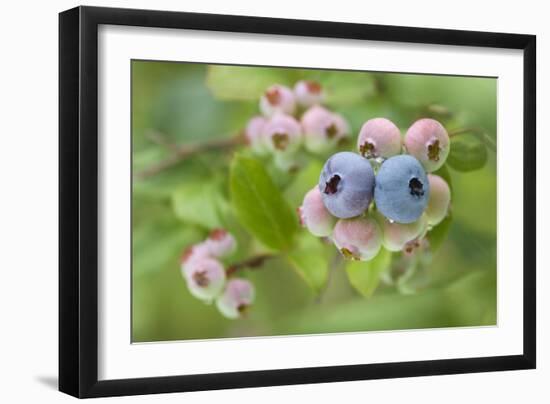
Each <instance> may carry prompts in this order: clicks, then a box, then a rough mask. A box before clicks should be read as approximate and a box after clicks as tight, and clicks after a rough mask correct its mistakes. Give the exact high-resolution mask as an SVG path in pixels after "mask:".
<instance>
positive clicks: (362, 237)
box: [332, 217, 382, 261]
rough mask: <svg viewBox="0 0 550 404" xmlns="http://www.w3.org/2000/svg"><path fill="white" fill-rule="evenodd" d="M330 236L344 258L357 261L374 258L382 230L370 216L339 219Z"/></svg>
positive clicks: (379, 243) (378, 249)
mask: <svg viewBox="0 0 550 404" xmlns="http://www.w3.org/2000/svg"><path fill="white" fill-rule="evenodd" d="M332 238H333V241H334V244H335V245H336V247H337V248H338V249H339V250H340V252H341V253H342V255H343V256H344V257H345V258H347V259H353V260H358V261H368V260H370V259H372V258H374V257H375V256H376V255H377V254H378V252H379V251H380V248H381V246H382V232H381V231H380V227H379V226H378V223H377V222H376V220H375V219H373V218H372V217H357V218H354V219H340V220H339V221H338V223H336V226H335V227H334V231H333V234H332Z"/></svg>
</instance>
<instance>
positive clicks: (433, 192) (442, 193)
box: [425, 174, 451, 226]
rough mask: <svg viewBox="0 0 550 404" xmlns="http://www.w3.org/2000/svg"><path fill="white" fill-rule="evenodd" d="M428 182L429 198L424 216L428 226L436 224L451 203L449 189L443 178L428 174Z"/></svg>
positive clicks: (442, 217)
mask: <svg viewBox="0 0 550 404" xmlns="http://www.w3.org/2000/svg"><path fill="white" fill-rule="evenodd" d="M428 181H429V183H430V199H429V200H428V206H427V207H426V211H425V214H426V217H427V219H428V224H429V225H430V226H436V225H438V224H439V223H440V222H441V221H442V220H443V219H444V218H445V216H447V213H448V212H449V206H450V204H451V189H450V188H449V185H448V184H447V182H445V180H444V179H443V178H441V177H440V176H438V175H434V174H428Z"/></svg>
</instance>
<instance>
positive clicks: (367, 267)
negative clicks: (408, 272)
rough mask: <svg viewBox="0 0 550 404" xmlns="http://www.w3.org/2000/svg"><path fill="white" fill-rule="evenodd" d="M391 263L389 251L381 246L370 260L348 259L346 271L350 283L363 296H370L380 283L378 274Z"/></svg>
mask: <svg viewBox="0 0 550 404" xmlns="http://www.w3.org/2000/svg"><path fill="white" fill-rule="evenodd" d="M390 263H391V253H390V252H389V251H388V250H386V249H385V248H382V249H381V250H380V252H379V253H378V255H377V256H376V257H374V258H373V259H372V260H370V261H349V262H348V263H347V265H346V272H347V274H348V279H349V281H350V283H351V285H352V286H353V287H354V288H355V289H356V290H357V291H358V292H359V293H361V294H362V295H363V296H365V297H370V296H372V294H373V293H374V291H375V290H376V288H377V287H378V284H379V283H380V276H381V275H382V273H383V272H384V271H386V270H387V269H388V268H389V266H390Z"/></svg>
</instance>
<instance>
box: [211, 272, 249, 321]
mask: <svg viewBox="0 0 550 404" xmlns="http://www.w3.org/2000/svg"><path fill="white" fill-rule="evenodd" d="M254 294H255V292H254V286H253V285H252V283H250V281H248V280H246V279H231V280H230V281H229V282H227V285H225V289H224V291H223V293H222V294H221V295H220V296H218V298H217V299H216V306H217V307H218V310H219V311H220V313H222V314H223V315H224V316H225V317H227V318H230V319H236V318H239V317H242V316H243V315H244V314H245V313H246V310H247V309H248V307H250V305H251V304H252V302H253V301H254Z"/></svg>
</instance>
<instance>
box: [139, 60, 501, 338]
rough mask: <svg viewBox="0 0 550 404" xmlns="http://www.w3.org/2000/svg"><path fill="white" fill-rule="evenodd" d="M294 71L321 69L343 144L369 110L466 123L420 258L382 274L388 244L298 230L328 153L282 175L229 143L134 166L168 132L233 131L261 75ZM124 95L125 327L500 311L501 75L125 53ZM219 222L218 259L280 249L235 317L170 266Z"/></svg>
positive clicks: (204, 327) (167, 152) (254, 330)
mask: <svg viewBox="0 0 550 404" xmlns="http://www.w3.org/2000/svg"><path fill="white" fill-rule="evenodd" d="M300 79H312V80H317V81H319V82H321V83H322V84H323V86H324V88H325V89H326V92H327V104H328V105H329V106H330V108H331V109H333V110H334V111H336V112H338V113H340V114H342V115H343V116H344V117H345V118H346V119H347V120H348V121H349V122H350V125H351V130H352V139H353V140H352V142H351V143H350V144H347V145H344V146H342V149H344V150H351V149H353V148H354V141H355V136H356V135H357V133H358V131H359V128H360V127H361V125H362V124H363V123H364V122H365V121H366V120H368V119H370V118H373V117H378V116H383V117H386V118H388V119H391V120H392V121H394V122H395V123H396V124H397V125H398V126H399V127H400V129H401V130H402V132H403V133H404V132H405V131H406V129H407V127H408V126H409V125H410V124H412V122H414V120H416V119H418V118H420V117H432V118H434V119H438V120H439V121H440V122H442V123H443V125H444V126H445V127H446V128H447V130H448V131H449V132H450V133H453V131H455V130H458V129H461V130H464V129H465V128H466V129H469V131H467V133H464V134H462V135H460V136H456V137H452V147H451V154H450V156H449V158H448V160H447V163H446V164H445V165H444V166H443V167H442V168H441V169H440V170H438V172H437V173H436V174H438V175H440V176H442V177H443V178H444V179H445V180H446V181H447V182H448V183H449V185H450V187H451V194H452V207H451V212H452V215H451V216H450V217H448V218H446V219H445V220H444V221H443V222H442V223H440V224H439V225H438V226H437V227H436V228H434V229H433V230H432V231H431V232H430V233H429V241H430V246H431V250H432V254H431V255H430V257H429V259H426V260H416V261H414V262H408V261H406V262H405V261H404V264H403V265H402V266H399V265H398V266H397V269H396V270H395V271H394V272H391V273H390V272H389V271H388V262H390V261H391V262H396V260H398V259H400V258H399V257H396V254H390V253H387V252H383V253H381V254H379V256H377V257H376V259H374V260H372V261H369V262H343V261H342V260H341V258H340V257H339V256H338V255H337V254H338V253H337V252H336V250H335V249H334V247H332V246H331V245H328V244H325V243H324V242H323V241H322V240H319V239H317V238H315V237H312V236H310V235H309V233H307V231H304V230H302V229H300V228H299V227H298V217H297V215H296V214H295V213H294V209H295V208H297V207H298V206H299V205H300V204H301V201H302V198H303V196H304V194H305V193H306V192H307V191H308V190H309V189H311V188H312V187H313V186H314V185H315V184H316V183H317V181H318V176H319V172H320V169H321V167H322V164H323V161H324V158H325V157H326V156H312V155H308V156H305V157H304V166H303V167H302V169H301V170H299V171H297V172H296V173H294V174H288V173H282V172H278V171H277V170H274V169H273V168H272V167H271V166H270V165H269V164H266V162H265V161H262V160H259V159H258V158H256V157H252V156H250V155H248V154H247V152H246V146H237V147H232V148H227V149H213V150H209V151H204V152H201V153H198V154H195V155H193V156H191V157H189V158H187V159H185V160H184V161H180V162H179V163H177V164H174V165H172V166H170V167H169V168H167V169H163V170H160V171H159V172H158V173H157V174H155V175H150V176H140V173H143V172H144V170H148V169H150V168H151V167H154V166H155V165H157V164H159V162H162V161H164V160H166V159H169V158H170V157H171V156H172V149H171V148H172V147H173V146H174V145H180V146H181V145H196V144H198V143H203V142H209V141H213V140H214V141H216V140H223V139H228V138H230V137H233V136H235V135H236V134H238V133H240V132H241V131H242V129H243V128H244V126H245V125H246V123H247V121H248V119H249V118H250V117H252V116H253V115H256V114H258V105H257V104H258V102H257V101H258V98H259V96H260V94H261V93H262V91H264V90H265V88H266V87H267V86H269V85H271V84H274V83H279V84H283V85H288V86H293V84H294V83H295V82H296V81H297V80H300ZM132 107H133V108H132V142H133V149H132V165H133V166H132V169H133V174H134V180H133V197H132V232H133V249H132V264H133V267H132V281H133V282H132V289H133V290H132V292H133V294H132V298H133V299H132V320H133V323H132V324H133V330H132V339H133V341H135V342H139V341H161V340H181V339H204V338H220V337H238V336H257V335H285V334H307V333H325V332H345V331H370V330H392V329H408V328H423V327H430V328H431V327H451V326H475V325H489V324H495V322H496V156H495V144H496V80H495V79H484V78H465V77H446V76H429V75H412V74H389V73H384V74H382V73H365V72H343V71H327V70H306V69H277V68H259V67H239V66H208V65H202V64H188V63H167V62H147V61H134V62H133V63H132ZM159 133H160V134H161V135H162V137H163V139H164V143H163V142H159V141H158V137H155V136H156V135H157V134H159ZM214 227H224V228H226V229H227V230H229V231H230V232H231V233H232V234H234V235H235V237H236V239H237V242H238V249H237V251H236V252H235V253H234V254H233V255H232V256H230V257H228V258H227V259H226V262H225V263H226V264H232V263H234V262H238V261H240V260H243V259H246V258H247V257H250V256H251V255H254V254H263V253H266V252H269V253H272V252H276V253H277V254H279V256H278V257H277V258H275V259H271V260H268V261H266V262H265V264H264V265H263V266H262V267H261V268H256V269H248V270H247V269H245V270H242V276H244V277H246V278H248V279H250V280H251V281H252V282H253V283H254V286H255V288H256V301H255V303H254V306H253V308H252V309H251V310H250V312H249V314H248V316H247V317H246V318H244V319H240V320H235V321H232V320H227V319H224V318H223V317H222V316H220V315H219V313H218V312H217V310H216V309H215V307H213V306H209V305H205V304H204V303H202V302H200V301H198V300H197V299H194V298H193V297H192V296H191V295H190V294H189V292H188V290H187V288H186V285H185V282H184V281H183V279H182V276H181V273H180V266H179V257H180V255H181V252H182V250H183V249H184V248H185V247H186V246H188V245H191V244H193V243H196V242H199V241H200V240H203V239H204V238H205V236H206V235H207V234H208V232H209V231H210V230H211V229H212V228H214ZM383 251H384V250H383Z"/></svg>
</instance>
